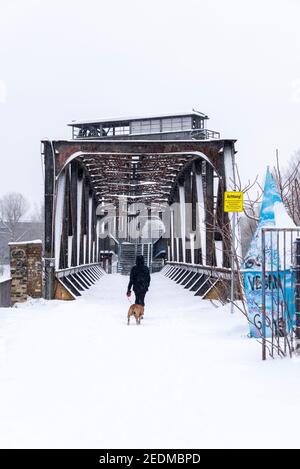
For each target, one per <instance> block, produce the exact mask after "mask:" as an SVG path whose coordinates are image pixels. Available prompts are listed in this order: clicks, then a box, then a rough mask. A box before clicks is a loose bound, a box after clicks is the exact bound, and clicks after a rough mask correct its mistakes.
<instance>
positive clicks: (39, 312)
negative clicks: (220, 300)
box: [0, 274, 300, 448]
mask: <svg viewBox="0 0 300 469" xmlns="http://www.w3.org/2000/svg"><path fill="white" fill-rule="evenodd" d="M126 284H127V278H125V277H121V276H120V275H117V274H116V275H113V276H109V275H107V276H105V277H104V278H103V279H102V280H100V281H99V282H98V284H97V285H95V286H94V287H93V288H91V289H90V291H89V292H87V293H86V294H85V296H84V297H82V298H80V299H78V300H77V301H74V302H60V301H55V302H46V301H29V302H28V303H26V304H24V305H22V306H20V307H18V308H13V309H0V446H1V447H4V448H8V447H20V448H37V447H43V448H65V447H66V448H91V447H93V448H219V447H223V448H236V447H300V440H299V436H298V431H297V422H298V421H299V419H300V404H299V395H300V373H299V370H300V361H298V360H297V359H293V360H290V359H284V360H280V359H277V360H271V359H270V360H268V361H266V362H262V361H261V360H260V346H259V344H258V343H257V342H256V341H255V340H250V339H248V338H247V332H248V328H247V324H246V323H245V321H244V319H243V317H242V316H241V315H240V314H239V313H236V314H234V315H231V314H230V312H229V308H228V307H225V308H219V309H216V308H215V307H213V306H212V305H211V304H210V302H206V301H201V300H199V298H196V297H194V296H193V295H192V294H191V293H190V292H188V291H186V290H184V289H183V288H182V287H178V286H177V285H175V284H174V283H173V282H172V281H171V280H169V279H166V278H164V277H163V276H162V275H161V274H154V275H153V276H152V285H151V291H150V292H149V294H148V296H147V297H146V300H147V301H146V303H147V305H146V313H145V319H144V320H143V323H142V325H141V326H136V325H135V324H134V323H132V325H131V326H129V327H128V326H127V325H126V312H127V309H128V301H127V299H126V297H125V291H126Z"/></svg>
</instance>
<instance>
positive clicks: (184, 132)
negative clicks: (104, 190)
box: [69, 111, 220, 140]
mask: <svg viewBox="0 0 300 469" xmlns="http://www.w3.org/2000/svg"><path fill="white" fill-rule="evenodd" d="M208 119H209V118H208V116H207V115H206V114H203V113H202V112H198V111H192V112H190V113H183V112H182V113H178V114H162V115H154V116H147V117H133V118H129V117H128V118H113V119H99V120H91V121H72V122H71V123H70V124H69V126H71V127H72V138H73V139H76V138H79V139H95V138H97V139H98V138H102V139H107V138H109V139H122V140H124V139H134V140H139V139H147V140H148V139H153V140H172V139H175V140H178V139H181V140H184V139H191V138H195V139H201V140H204V139H211V138H220V134H219V132H216V131H214V130H208V129H207V128H206V122H207V120H208Z"/></svg>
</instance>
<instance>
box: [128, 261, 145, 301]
mask: <svg viewBox="0 0 300 469" xmlns="http://www.w3.org/2000/svg"><path fill="white" fill-rule="evenodd" d="M149 285H150V272H149V269H148V267H147V266H146V265H145V263H144V257H143V256H137V258H136V264H135V265H134V266H133V267H132V269H131V272H130V279H129V283H128V288H127V296H128V297H129V296H130V295H131V288H132V287H133V291H134V293H135V304H137V305H142V306H145V303H144V299H145V295H146V293H147V291H148V288H149Z"/></svg>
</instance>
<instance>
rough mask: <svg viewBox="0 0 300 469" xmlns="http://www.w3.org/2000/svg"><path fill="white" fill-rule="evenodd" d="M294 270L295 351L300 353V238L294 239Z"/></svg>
mask: <svg viewBox="0 0 300 469" xmlns="http://www.w3.org/2000/svg"><path fill="white" fill-rule="evenodd" d="M294 271H295V313H296V330H295V353H296V354H297V355H300V238H298V237H297V238H296V240H295V241H294Z"/></svg>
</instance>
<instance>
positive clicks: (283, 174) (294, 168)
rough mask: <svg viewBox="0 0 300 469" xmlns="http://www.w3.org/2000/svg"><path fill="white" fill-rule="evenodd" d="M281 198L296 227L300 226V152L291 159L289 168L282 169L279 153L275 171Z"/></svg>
mask: <svg viewBox="0 0 300 469" xmlns="http://www.w3.org/2000/svg"><path fill="white" fill-rule="evenodd" d="M273 175H274V178H275V180H276V183H277V186H278V189H279V192H280V195H281V198H282V200H283V203H284V205H285V207H286V209H287V212H288V214H289V215H290V217H291V218H292V219H293V221H294V222H295V224H296V225H299V224H300V150H298V151H297V152H296V153H295V154H294V155H293V156H292V157H291V159H290V161H289V164H288V166H287V168H285V169H282V168H281V167H280V163H279V158H278V152H277V156H276V166H275V167H274V170H273Z"/></svg>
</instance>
